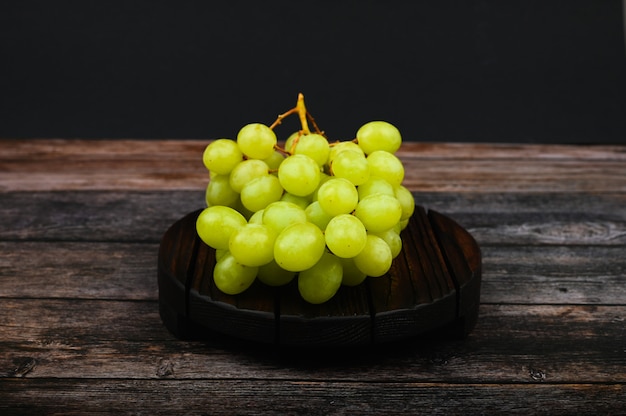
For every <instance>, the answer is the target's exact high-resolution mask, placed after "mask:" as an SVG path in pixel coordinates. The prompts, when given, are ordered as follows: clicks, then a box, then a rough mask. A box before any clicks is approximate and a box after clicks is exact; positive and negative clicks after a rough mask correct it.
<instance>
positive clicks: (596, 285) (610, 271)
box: [481, 246, 626, 305]
mask: <svg viewBox="0 0 626 416" xmlns="http://www.w3.org/2000/svg"><path fill="white" fill-rule="evenodd" d="M482 252H483V281H482V288H481V289H482V290H481V301H482V302H484V303H518V304H577V305H580V304H590V305H593V304H604V305H611V304H624V303H626V285H625V284H624V282H626V248H625V247H624V246H616V247H602V246H588V247H585V246H550V247H547V246H519V247H510V246H488V247H483V250H482Z"/></svg>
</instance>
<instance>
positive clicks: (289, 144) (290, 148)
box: [285, 131, 302, 154]
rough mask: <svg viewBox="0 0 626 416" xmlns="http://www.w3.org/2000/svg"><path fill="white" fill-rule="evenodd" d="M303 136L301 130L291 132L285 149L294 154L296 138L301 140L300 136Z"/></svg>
mask: <svg viewBox="0 0 626 416" xmlns="http://www.w3.org/2000/svg"><path fill="white" fill-rule="evenodd" d="M300 136H302V133H300V132H299V131H295V132H293V133H291V135H290V136H289V137H288V138H287V140H286V141H285V150H286V151H287V153H291V154H293V143H294V141H295V140H296V139H298V140H300V139H299V137H300Z"/></svg>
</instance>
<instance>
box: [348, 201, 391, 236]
mask: <svg viewBox="0 0 626 416" xmlns="http://www.w3.org/2000/svg"><path fill="white" fill-rule="evenodd" d="M354 215H356V217H357V218H358V219H360V220H361V222H362V223H363V225H365V228H366V229H367V230H368V231H370V232H372V233H380V232H383V231H387V230H388V229H390V228H393V226H394V225H396V224H397V223H398V222H399V221H400V217H401V216H402V207H401V206H400V202H398V200H397V199H396V198H394V197H392V196H389V195H385V194H374V195H370V196H368V197H366V198H364V199H362V200H361V201H359V204H358V205H357V207H356V209H355V210H354Z"/></svg>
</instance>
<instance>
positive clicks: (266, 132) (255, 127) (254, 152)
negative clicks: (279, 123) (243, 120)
mask: <svg viewBox="0 0 626 416" xmlns="http://www.w3.org/2000/svg"><path fill="white" fill-rule="evenodd" d="M237 144H238V145H239V149H241V152H242V153H243V154H244V155H246V156H248V157H249V158H251V159H266V158H268V157H270V156H271V155H272V153H273V152H274V147H275V146H276V134H274V131H273V130H272V129H270V128H269V127H267V126H266V125H264V124H261V123H251V124H248V125H246V126H244V127H242V129H241V130H239V133H238V134H237Z"/></svg>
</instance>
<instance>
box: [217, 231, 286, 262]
mask: <svg viewBox="0 0 626 416" xmlns="http://www.w3.org/2000/svg"><path fill="white" fill-rule="evenodd" d="M275 240H276V232H275V231H274V230H273V229H272V228H270V227H268V226H266V225H263V224H246V225H244V226H243V227H241V228H239V229H237V230H235V231H234V232H233V234H232V235H231V236H230V240H229V242H228V250H229V251H230V254H232V255H233V257H234V258H235V260H237V263H240V264H243V265H244V266H249V267H258V266H262V265H264V264H267V263H269V262H270V261H272V260H273V259H274V241H275Z"/></svg>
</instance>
